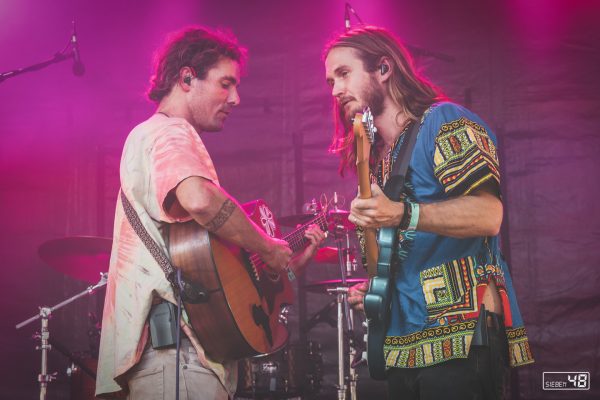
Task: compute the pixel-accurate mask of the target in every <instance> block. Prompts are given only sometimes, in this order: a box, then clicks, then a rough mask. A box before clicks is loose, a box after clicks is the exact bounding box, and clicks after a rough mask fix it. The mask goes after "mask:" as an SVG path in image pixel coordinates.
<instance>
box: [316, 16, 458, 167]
mask: <svg viewBox="0 0 600 400" xmlns="http://www.w3.org/2000/svg"><path fill="white" fill-rule="evenodd" d="M338 47H349V48H352V49H354V50H356V53H357V54H358V57H359V58H360V59H361V61H362V63H363V66H364V68H365V70H366V71H367V72H371V73H372V72H376V71H378V70H379V68H380V65H381V59H382V58H383V57H386V58H387V59H388V60H389V62H390V67H391V75H390V78H389V79H388V80H387V81H386V86H385V88H386V90H387V93H388V94H389V95H390V97H391V99H392V101H393V102H394V103H395V104H396V106H398V108H399V109H400V110H401V111H400V113H404V115H406V116H407V117H408V118H409V119H410V120H413V121H416V120H417V119H418V118H420V117H421V115H423V113H424V112H425V110H427V108H429V107H430V106H431V105H432V104H433V103H436V102H438V101H443V100H445V99H446V97H445V96H444V95H443V93H442V92H441V90H440V89H438V88H437V87H436V86H434V85H433V84H431V83H430V82H429V81H428V80H427V79H426V78H425V77H424V76H423V75H422V74H420V73H419V72H418V71H417V70H416V68H415V66H414V62H413V59H412V57H411V56H410V54H409V53H408V51H407V50H406V48H405V47H404V46H403V45H402V43H401V42H400V40H398V39H397V38H396V37H395V36H394V35H393V34H392V33H391V32H389V31H388V30H386V29H384V28H379V27H375V26H360V27H356V28H353V29H351V30H349V31H346V32H344V33H342V34H340V35H338V36H337V37H335V38H334V39H332V40H331V41H330V42H329V43H327V44H326V45H325V49H324V51H323V59H325V58H326V57H327V55H328V54H329V52H330V51H331V50H332V49H335V48H338ZM333 104H334V106H333V116H334V121H335V125H334V134H333V141H332V143H331V146H330V148H329V150H330V151H331V152H333V153H336V154H339V155H340V166H339V172H340V175H342V176H343V175H344V171H345V170H346V169H350V170H353V171H356V148H355V146H354V134H353V131H352V125H351V123H350V121H348V120H347V119H346V118H344V113H343V109H341V108H340V107H339V105H338V104H337V101H335V99H334V101H333ZM400 113H399V114H400ZM375 149H376V147H375V146H374V147H373V150H375ZM372 155H373V154H372ZM372 158H373V157H372Z"/></svg>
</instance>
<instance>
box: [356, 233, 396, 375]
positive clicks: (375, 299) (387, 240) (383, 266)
mask: <svg viewBox="0 0 600 400" xmlns="http://www.w3.org/2000/svg"><path fill="white" fill-rule="evenodd" d="M377 241H378V243H379V258H378V260H377V275H376V276H374V277H372V278H371V280H370V282H369V290H368V291H367V294H366V295H365V300H364V307H365V315H366V317H367V364H368V366H369V375H370V376H371V378H373V379H376V380H384V379H386V377H387V374H386V362H385V358H384V356H383V345H384V343H385V337H386V334H387V329H388V326H389V319H390V307H391V304H392V270H391V265H392V258H393V255H394V253H393V250H394V247H395V244H396V241H397V235H396V229H395V228H381V229H380V230H379V234H378V236H377Z"/></svg>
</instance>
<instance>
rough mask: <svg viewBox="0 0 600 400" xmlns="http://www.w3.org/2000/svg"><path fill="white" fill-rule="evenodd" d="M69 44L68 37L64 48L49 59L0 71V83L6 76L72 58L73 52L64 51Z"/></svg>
mask: <svg viewBox="0 0 600 400" xmlns="http://www.w3.org/2000/svg"><path fill="white" fill-rule="evenodd" d="M70 44H71V39H69V43H68V44H67V45H66V46H65V48H64V49H63V50H62V51H59V52H58V53H56V54H54V57H52V58H51V59H49V60H46V61H42V62H39V63H36V64H32V65H29V66H27V67H23V68H17V69H13V70H12V71H6V72H0V83H2V82H4V81H5V80H7V79H8V78H14V77H15V76H17V75H21V74H24V73H26V72H32V71H37V70H40V69H44V68H46V67H47V66H49V65H52V64H58V63H59V62H62V61H65V60H68V59H70V58H74V54H73V52H69V53H66V51H67V49H68V48H69V45H70Z"/></svg>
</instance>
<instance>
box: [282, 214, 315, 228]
mask: <svg viewBox="0 0 600 400" xmlns="http://www.w3.org/2000/svg"><path fill="white" fill-rule="evenodd" d="M314 217H315V216H314V215H313V214H292V215H286V216H285V217H278V218H277V223H278V224H279V225H283V226H291V227H292V228H295V227H296V225H304V224H305V223H307V222H308V221H310V220H311V219H313V218H314Z"/></svg>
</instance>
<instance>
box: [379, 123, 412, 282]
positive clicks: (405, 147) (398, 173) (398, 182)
mask: <svg viewBox="0 0 600 400" xmlns="http://www.w3.org/2000/svg"><path fill="white" fill-rule="evenodd" d="M420 127H421V119H420V118H419V119H417V120H416V121H413V122H412V126H411V127H410V129H409V130H408V132H407V133H406V137H405V138H404V141H403V143H402V144H401V145H400V146H401V147H400V152H399V154H398V157H397V158H396V160H395V162H394V166H393V168H392V172H391V174H390V177H389V178H388V179H387V181H386V183H385V187H384V188H383V192H384V193H385V195H386V196H387V197H388V198H389V199H390V200H392V201H400V196H401V195H402V190H403V189H404V182H405V180H406V173H407V172H408V164H410V159H411V156H412V152H413V149H414V147H415V143H416V142H417V134H418V132H419V128H420ZM394 265H395V263H392V265H391V266H390V272H391V275H392V276H393V275H394V273H395V268H394Z"/></svg>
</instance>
